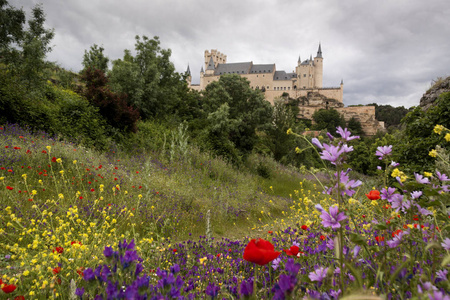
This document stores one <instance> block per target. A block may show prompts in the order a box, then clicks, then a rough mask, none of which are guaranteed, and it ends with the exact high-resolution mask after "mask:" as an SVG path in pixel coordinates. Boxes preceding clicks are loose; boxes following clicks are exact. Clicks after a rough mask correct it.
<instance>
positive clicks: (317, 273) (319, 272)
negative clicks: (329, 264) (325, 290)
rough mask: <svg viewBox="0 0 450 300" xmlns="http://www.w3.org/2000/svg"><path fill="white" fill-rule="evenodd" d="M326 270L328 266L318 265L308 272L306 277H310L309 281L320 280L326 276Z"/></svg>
mask: <svg viewBox="0 0 450 300" xmlns="http://www.w3.org/2000/svg"><path fill="white" fill-rule="evenodd" d="M327 272H328V268H323V267H320V268H318V269H316V270H314V272H311V273H309V275H308V277H309V279H311V281H317V282H322V281H323V280H324V279H325V277H326V276H327Z"/></svg>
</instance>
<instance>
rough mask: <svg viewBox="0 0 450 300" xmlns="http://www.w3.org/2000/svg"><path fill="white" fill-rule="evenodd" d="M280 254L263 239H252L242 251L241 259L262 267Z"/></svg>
mask: <svg viewBox="0 0 450 300" xmlns="http://www.w3.org/2000/svg"><path fill="white" fill-rule="evenodd" d="M279 255H280V252H278V251H275V250H274V247H273V245H272V244H271V243H270V242H269V241H266V240H263V239H258V240H255V239H252V240H251V241H250V242H249V243H248V244H247V246H246V247H245V250H244V255H243V258H244V259H245V260H246V261H249V262H252V263H255V264H258V265H260V266H264V265H266V264H268V263H269V262H271V261H272V260H274V259H275V258H277V257H278V256H279Z"/></svg>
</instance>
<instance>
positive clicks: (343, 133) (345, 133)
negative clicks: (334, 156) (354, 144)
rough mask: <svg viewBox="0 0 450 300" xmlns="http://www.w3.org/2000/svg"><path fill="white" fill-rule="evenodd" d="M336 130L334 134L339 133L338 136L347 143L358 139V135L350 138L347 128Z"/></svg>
mask: <svg viewBox="0 0 450 300" xmlns="http://www.w3.org/2000/svg"><path fill="white" fill-rule="evenodd" d="M336 129H337V131H336V133H339V135H340V136H341V137H342V138H343V139H344V140H346V141H347V142H348V141H351V140H354V139H359V136H358V135H354V136H351V134H352V133H351V132H350V131H348V130H347V128H344V129H342V127H341V126H339V127H337V128H336Z"/></svg>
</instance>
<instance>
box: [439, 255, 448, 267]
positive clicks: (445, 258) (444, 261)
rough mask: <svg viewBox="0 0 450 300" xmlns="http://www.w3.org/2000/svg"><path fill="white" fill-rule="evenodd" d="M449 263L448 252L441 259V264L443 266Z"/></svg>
mask: <svg viewBox="0 0 450 300" xmlns="http://www.w3.org/2000/svg"><path fill="white" fill-rule="evenodd" d="M448 264H450V254H447V256H446V257H444V259H443V260H442V263H441V266H442V267H445V266H446V265H448Z"/></svg>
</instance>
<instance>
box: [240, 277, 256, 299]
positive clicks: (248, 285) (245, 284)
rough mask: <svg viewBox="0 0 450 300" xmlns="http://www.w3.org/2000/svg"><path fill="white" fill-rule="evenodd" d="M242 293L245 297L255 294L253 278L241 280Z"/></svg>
mask: <svg viewBox="0 0 450 300" xmlns="http://www.w3.org/2000/svg"><path fill="white" fill-rule="evenodd" d="M240 293H241V295H242V296H244V297H250V296H251V295H252V294H253V278H249V279H248V280H243V281H242V282H241V289H240Z"/></svg>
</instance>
